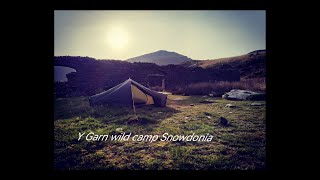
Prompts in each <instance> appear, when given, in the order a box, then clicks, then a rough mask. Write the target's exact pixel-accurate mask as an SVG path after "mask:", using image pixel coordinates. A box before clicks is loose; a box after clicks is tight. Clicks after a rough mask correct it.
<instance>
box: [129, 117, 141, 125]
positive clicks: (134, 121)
mask: <svg viewBox="0 0 320 180" xmlns="http://www.w3.org/2000/svg"><path fill="white" fill-rule="evenodd" d="M134 123H138V119H137V117H132V118H130V119H128V122H127V124H134Z"/></svg>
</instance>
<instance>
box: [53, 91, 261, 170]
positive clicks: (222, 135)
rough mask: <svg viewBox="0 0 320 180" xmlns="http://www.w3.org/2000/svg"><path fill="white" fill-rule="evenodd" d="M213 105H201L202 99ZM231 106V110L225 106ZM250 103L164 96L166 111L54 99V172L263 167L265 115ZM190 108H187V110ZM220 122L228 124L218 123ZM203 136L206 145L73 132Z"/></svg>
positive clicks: (156, 108)
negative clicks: (80, 136) (93, 137)
mask: <svg viewBox="0 0 320 180" xmlns="http://www.w3.org/2000/svg"><path fill="white" fill-rule="evenodd" d="M207 99H210V100H213V101H214V103H203V102H202V101H204V100H207ZM229 103H231V104H233V105H235V106H236V107H235V108H229V107H226V104H229ZM251 103H253V102H252V101H228V100H225V99H222V98H212V97H203V96H178V95H169V96H168V102H167V107H155V106H138V107H136V111H137V114H138V118H139V121H138V122H137V123H133V124H130V123H129V124H128V121H130V119H132V118H133V117H134V113H133V110H132V108H129V107H128V108H125V107H121V108H120V107H118V108H116V107H95V108H92V107H90V106H89V103H88V100H87V98H86V97H75V98H66V99H56V100H55V110H54V137H55V141H54V147H55V148H54V154H55V167H56V168H57V169H111V170H117V169H157V170H158V169H159V170H161V169H164V170H165V169H170V170H171V169H191V170H193V169H219V170H220V169H244V170H245V169H264V168H265V160H266V150H265V147H266V122H265V121H266V116H265V102H262V103H264V105H263V106H251V105H250V104H251ZM190 104H193V105H192V106H190ZM219 117H224V118H226V119H227V120H228V121H229V123H230V125H229V126H227V127H225V126H222V125H220V124H219V123H218V118H219ZM117 128H122V129H123V131H124V132H128V133H130V132H131V133H132V134H153V135H155V134H158V135H161V134H163V133H169V134H173V135H175V134H185V135H188V134H192V133H195V134H199V135H200V134H207V133H210V134H212V135H213V140H212V141H211V142H179V141H177V142H163V141H156V142H153V143H149V142H135V141H122V142H121V141H102V142H101V141H96V142H88V141H85V140H83V141H78V134H79V132H90V131H92V132H94V133H97V134H115V133H118V132H117V131H116V129H117Z"/></svg>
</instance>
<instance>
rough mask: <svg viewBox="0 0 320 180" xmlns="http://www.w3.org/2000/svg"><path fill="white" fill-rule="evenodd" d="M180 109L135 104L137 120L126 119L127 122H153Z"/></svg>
mask: <svg viewBox="0 0 320 180" xmlns="http://www.w3.org/2000/svg"><path fill="white" fill-rule="evenodd" d="M179 112H181V111H179V110H176V109H174V108H171V107H167V106H165V107H157V106H154V105H138V106H136V113H137V116H136V118H137V121H132V122H131V121H130V120H129V121H128V123H129V124H142V125H143V124H155V123H159V122H160V121H162V120H164V119H167V118H169V117H171V116H172V115H174V114H175V113H179Z"/></svg>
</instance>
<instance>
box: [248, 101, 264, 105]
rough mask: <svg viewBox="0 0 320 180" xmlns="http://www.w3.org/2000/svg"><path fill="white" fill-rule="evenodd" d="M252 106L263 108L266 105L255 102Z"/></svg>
mask: <svg viewBox="0 0 320 180" xmlns="http://www.w3.org/2000/svg"><path fill="white" fill-rule="evenodd" d="M250 105H251V106H262V105H264V104H262V103H257V102H254V103H252V104H250Z"/></svg>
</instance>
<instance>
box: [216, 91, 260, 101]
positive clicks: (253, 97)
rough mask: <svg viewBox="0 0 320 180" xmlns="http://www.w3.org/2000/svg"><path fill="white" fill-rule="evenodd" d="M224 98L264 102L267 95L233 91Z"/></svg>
mask: <svg viewBox="0 0 320 180" xmlns="http://www.w3.org/2000/svg"><path fill="white" fill-rule="evenodd" d="M222 98H224V99H228V100H250V101H263V100H265V98H266V94H265V93H258V92H253V91H247V90H240V89H233V90H231V91H230V92H228V93H225V94H224V95H223V96H222Z"/></svg>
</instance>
